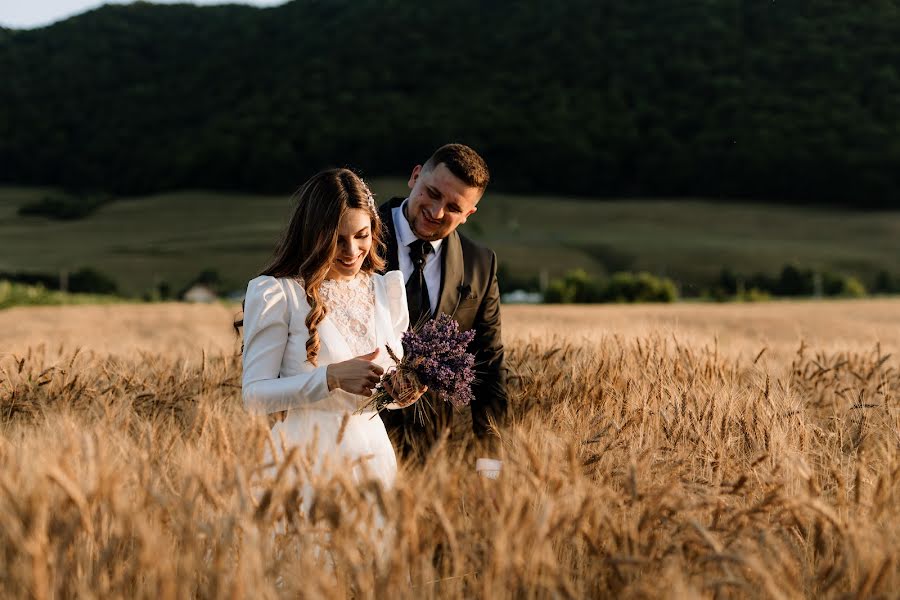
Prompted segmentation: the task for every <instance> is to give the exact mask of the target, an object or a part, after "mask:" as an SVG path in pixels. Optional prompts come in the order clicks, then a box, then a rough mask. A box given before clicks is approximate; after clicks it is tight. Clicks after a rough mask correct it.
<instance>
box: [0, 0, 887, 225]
mask: <svg viewBox="0 0 900 600" xmlns="http://www.w3.org/2000/svg"><path fill="white" fill-rule="evenodd" d="M897 40H900V0H878V1H874V2H866V3H861V2H860V3H858V2H846V1H844V0H804V1H800V0H792V1H790V2H781V1H779V2H767V1H765V2H764V1H759V0H732V1H727V0H726V1H722V0H696V1H693V2H690V3H687V2H672V1H671V0H643V1H641V2H618V1H615V0H567V1H566V2H559V3H552V2H545V1H543V0H525V1H522V2H515V3H512V2H499V1H491V0H453V1H452V2H451V1H449V0H437V1H435V2H428V3H427V4H426V3H420V2H413V1H412V0H393V1H390V2H385V1H374V0H296V1H294V2H291V3H289V4H286V5H284V6H280V7H276V8H270V9H256V8H250V7H243V6H217V7H207V8H198V7H194V6H191V5H159V6H157V5H152V4H148V3H135V4H132V5H127V6H107V7H104V8H102V9H99V10H95V11H92V12H90V13H87V14H84V15H82V16H79V17H76V18H73V19H69V20H67V21H64V22H61V23H58V24H55V25H53V26H50V27H47V28H43V29H39V30H33V31H15V30H3V31H0V79H2V81H3V85H0V181H2V182H11V183H40V184H54V185H63V186H67V187H70V188H76V189H106V190H111V191H115V192H119V193H131V194H134V193H148V192H154V191H160V190H166V189H176V188H217V189H244V190H259V191H278V192H283V191H284V190H286V189H290V188H291V187H293V186H294V185H296V184H297V183H298V182H300V181H301V180H302V179H303V178H304V177H306V176H307V175H308V174H309V173H310V172H312V171H314V170H316V169H319V168H321V167H324V166H329V165H335V164H350V165H353V166H356V167H358V168H361V169H363V170H364V171H365V172H366V173H367V174H369V175H376V174H387V173H404V172H406V171H407V170H408V169H409V168H410V166H411V165H412V164H414V163H415V162H416V161H418V160H422V159H423V157H425V156H427V154H428V153H429V152H430V150H432V149H433V148H434V147H435V146H437V145H439V144H440V143H442V142H445V141H451V140H458V141H464V142H468V143H470V144H472V145H473V146H475V147H477V148H478V149H479V150H480V151H482V152H483V154H484V155H485V157H486V158H487V159H488V161H489V163H490V165H491V166H492V168H493V171H494V174H495V180H496V184H497V188H498V189H507V190H526V191H531V192H537V191H546V190H552V191H553V192H555V193H567V194H586V195H592V196H623V195H626V196H627V195H649V196H659V195H665V196H689V195H700V196H720V197H749V198H764V199H767V200H770V201H771V200H772V199H776V200H778V199H784V200H791V201H814V202H826V201H828V202H836V203H841V204H846V205H849V206H857V207H872V208H874V207H893V208H897V207H900V142H898V140H900V73H898V69H900V45H898V44H897Z"/></svg>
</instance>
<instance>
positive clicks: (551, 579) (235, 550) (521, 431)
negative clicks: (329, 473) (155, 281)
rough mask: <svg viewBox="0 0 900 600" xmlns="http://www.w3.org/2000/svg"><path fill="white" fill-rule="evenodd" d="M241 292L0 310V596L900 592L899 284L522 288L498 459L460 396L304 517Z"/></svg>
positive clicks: (323, 487)
mask: <svg viewBox="0 0 900 600" xmlns="http://www.w3.org/2000/svg"><path fill="white" fill-rule="evenodd" d="M234 315H235V310H234V309H233V308H230V307H226V306H220V305H214V306H199V307H198V306H185V305H178V304H169V305H167V304H156V305H122V306H77V307H53V308H16V309H9V310H5V311H0V353H2V354H0V411H2V412H0V414H2V421H0V423H2V436H0V523H2V527H0V552H2V553H3V560H2V562H0V595H2V597H4V598H26V597H33V598H39V599H43V598H68V597H84V598H219V597H229V598H296V597H302V598H320V597H321V598H344V597H354V598H384V597H391V598H431V597H440V598H529V597H539V598H584V597H590V598H597V597H618V598H657V597H667V598H785V599H788V598H879V597H880V598H896V597H898V595H900V562H898V555H900V406H898V397H900V359H898V351H900V328H898V326H897V325H898V322H900V301H897V300H866V301H853V302H849V301H848V302H829V303H818V302H798V303H775V302H773V303H765V304H758V305H741V304H729V305H702V304H697V305H691V304H679V305H675V306H601V307H574V306H573V307H543V306H541V307H507V308H505V309H504V339H505V341H506V345H507V348H508V363H509V368H510V398H511V410H512V417H513V418H512V422H511V423H510V424H509V426H508V427H506V428H504V430H503V431H502V439H503V456H502V458H503V459H504V470H503V474H502V476H501V478H500V479H499V480H496V481H490V480H486V479H482V478H480V477H478V476H476V475H475V474H474V472H473V471H474V469H473V462H474V459H475V457H476V456H477V454H476V451H475V449H474V448H473V444H472V440H471V437H470V434H469V433H468V432H467V429H466V425H467V415H465V414H461V415H459V418H458V419H457V427H456V428H455V430H454V432H453V435H452V436H450V437H449V438H448V439H446V440H445V442H444V443H443V444H442V445H440V446H439V447H438V448H436V449H435V452H434V453H433V455H432V456H431V458H430V460H429V461H428V462H427V463H426V464H425V465H424V466H420V465H418V464H411V465H402V466H401V472H400V476H399V479H398V483H397V485H396V487H395V488H394V489H392V490H382V489H380V488H379V487H377V486H357V485H353V484H351V483H349V476H344V475H343V474H342V475H340V476H338V477H335V478H333V479H330V480H327V481H325V480H316V479H314V480H313V482H312V483H313V487H314V489H315V491H316V493H315V502H314V503H313V507H312V509H311V510H310V511H309V514H302V513H300V512H299V511H298V510H297V509H296V507H297V506H298V504H299V502H300V499H301V495H302V493H303V489H302V486H301V483H300V482H301V481H302V480H303V474H304V473H305V472H306V469H307V468H308V461H307V460H306V457H305V454H304V453H303V452H301V451H295V452H293V453H289V455H288V460H287V461H285V463H283V464H281V465H279V466H278V468H277V471H276V473H275V475H274V476H272V477H268V476H265V475H264V473H265V472H266V471H264V469H263V467H264V465H262V464H261V461H262V456H263V452H264V448H265V445H266V444H267V443H274V442H273V441H269V436H268V429H267V426H266V424H265V423H264V422H262V421H261V420H254V419H251V418H249V417H248V416H247V415H246V414H245V413H244V412H243V410H242V408H241V405H240V361H239V358H238V357H237V351H238V348H239V342H238V341H237V340H236V339H235V337H234V335H233V333H232V331H231V329H230V322H231V320H232V319H233V317H234ZM373 524H377V527H376V526H375V525H373ZM373 531H377V532H378V533H377V535H376V534H374V533H373Z"/></svg>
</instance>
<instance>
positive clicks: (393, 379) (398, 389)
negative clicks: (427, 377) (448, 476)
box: [381, 371, 428, 408]
mask: <svg viewBox="0 0 900 600" xmlns="http://www.w3.org/2000/svg"><path fill="white" fill-rule="evenodd" d="M381 384H382V385H383V386H384V389H385V391H387V393H388V394H390V396H391V398H393V399H394V402H395V403H396V404H397V407H398V408H406V407H407V406H410V405H411V404H413V403H415V402H416V401H417V400H418V399H419V398H421V397H422V394H424V393H425V392H427V391H428V386H427V385H421V384H420V383H419V380H418V379H416V376H415V375H413V374H412V373H402V372H401V371H391V372H390V373H388V374H387V375H385V376H384V379H382V380H381Z"/></svg>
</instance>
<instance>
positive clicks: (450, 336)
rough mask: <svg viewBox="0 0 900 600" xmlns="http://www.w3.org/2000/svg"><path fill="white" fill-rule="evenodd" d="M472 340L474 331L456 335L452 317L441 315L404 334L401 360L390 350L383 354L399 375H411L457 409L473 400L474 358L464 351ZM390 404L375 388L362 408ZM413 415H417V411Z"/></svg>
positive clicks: (378, 407) (457, 324) (388, 399)
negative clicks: (403, 372)
mask: <svg viewBox="0 0 900 600" xmlns="http://www.w3.org/2000/svg"><path fill="white" fill-rule="evenodd" d="M473 339H475V332H474V331H472V330H469V331H460V330H459V323H457V322H456V321H455V320H454V319H453V317H451V316H449V315H447V314H444V313H441V314H440V315H439V316H438V317H437V318H436V319H433V320H428V321H425V322H424V323H423V324H420V325H419V326H418V327H416V328H414V329H411V330H409V331H406V332H404V334H403V336H402V338H401V342H402V343H403V358H402V360H399V361H398V360H397V357H396V355H395V354H394V352H393V351H392V350H391V348H390V346H388V347H387V351H388V353H389V354H390V356H391V358H393V359H394V362H396V363H397V369H398V370H399V371H405V372H406V373H413V374H414V375H415V377H416V379H418V381H419V382H420V383H421V384H424V385H427V386H428V390H429V391H430V392H434V393H436V394H437V396H438V397H439V398H440V399H441V400H442V401H443V402H449V403H450V404H452V405H453V406H456V407H459V406H466V405H468V404H469V403H470V402H471V401H472V400H473V395H472V384H473V383H475V355H474V354H472V353H471V352H468V351H467V348H468V346H469V344H470V343H472V340H473ZM391 402H393V399H392V398H391V397H390V395H389V394H388V393H387V391H386V390H385V389H384V386H382V385H381V384H379V385H378V387H377V388H376V389H375V393H374V394H373V396H372V398H371V400H370V401H369V402H368V403H367V404H366V407H372V408H375V409H376V410H381V409H382V408H384V407H385V406H386V405H388V404H390V403H391ZM366 407H364V408H366ZM417 412H420V411H419V410H418V407H417Z"/></svg>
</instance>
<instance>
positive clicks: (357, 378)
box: [325, 348, 384, 396]
mask: <svg viewBox="0 0 900 600" xmlns="http://www.w3.org/2000/svg"><path fill="white" fill-rule="evenodd" d="M379 352H380V349H379V348H375V350H374V351H372V352H370V353H368V354H363V355H362V356H357V357H356V358H351V359H350V360H345V361H343V362H339V363H332V364H330V365H328V367H327V368H326V369H325V378H326V379H327V380H328V390H329V391H331V390H334V389H338V388H340V389H342V390H344V391H345V392H350V393H351V394H360V395H362V396H371V395H372V388H374V387H375V386H376V385H378V381H379V380H380V379H381V375H382V373H384V369H382V368H381V367H380V366H379V365H376V364H375V363H374V362H372V361H373V360H375V357H376V356H378V353H379Z"/></svg>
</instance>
